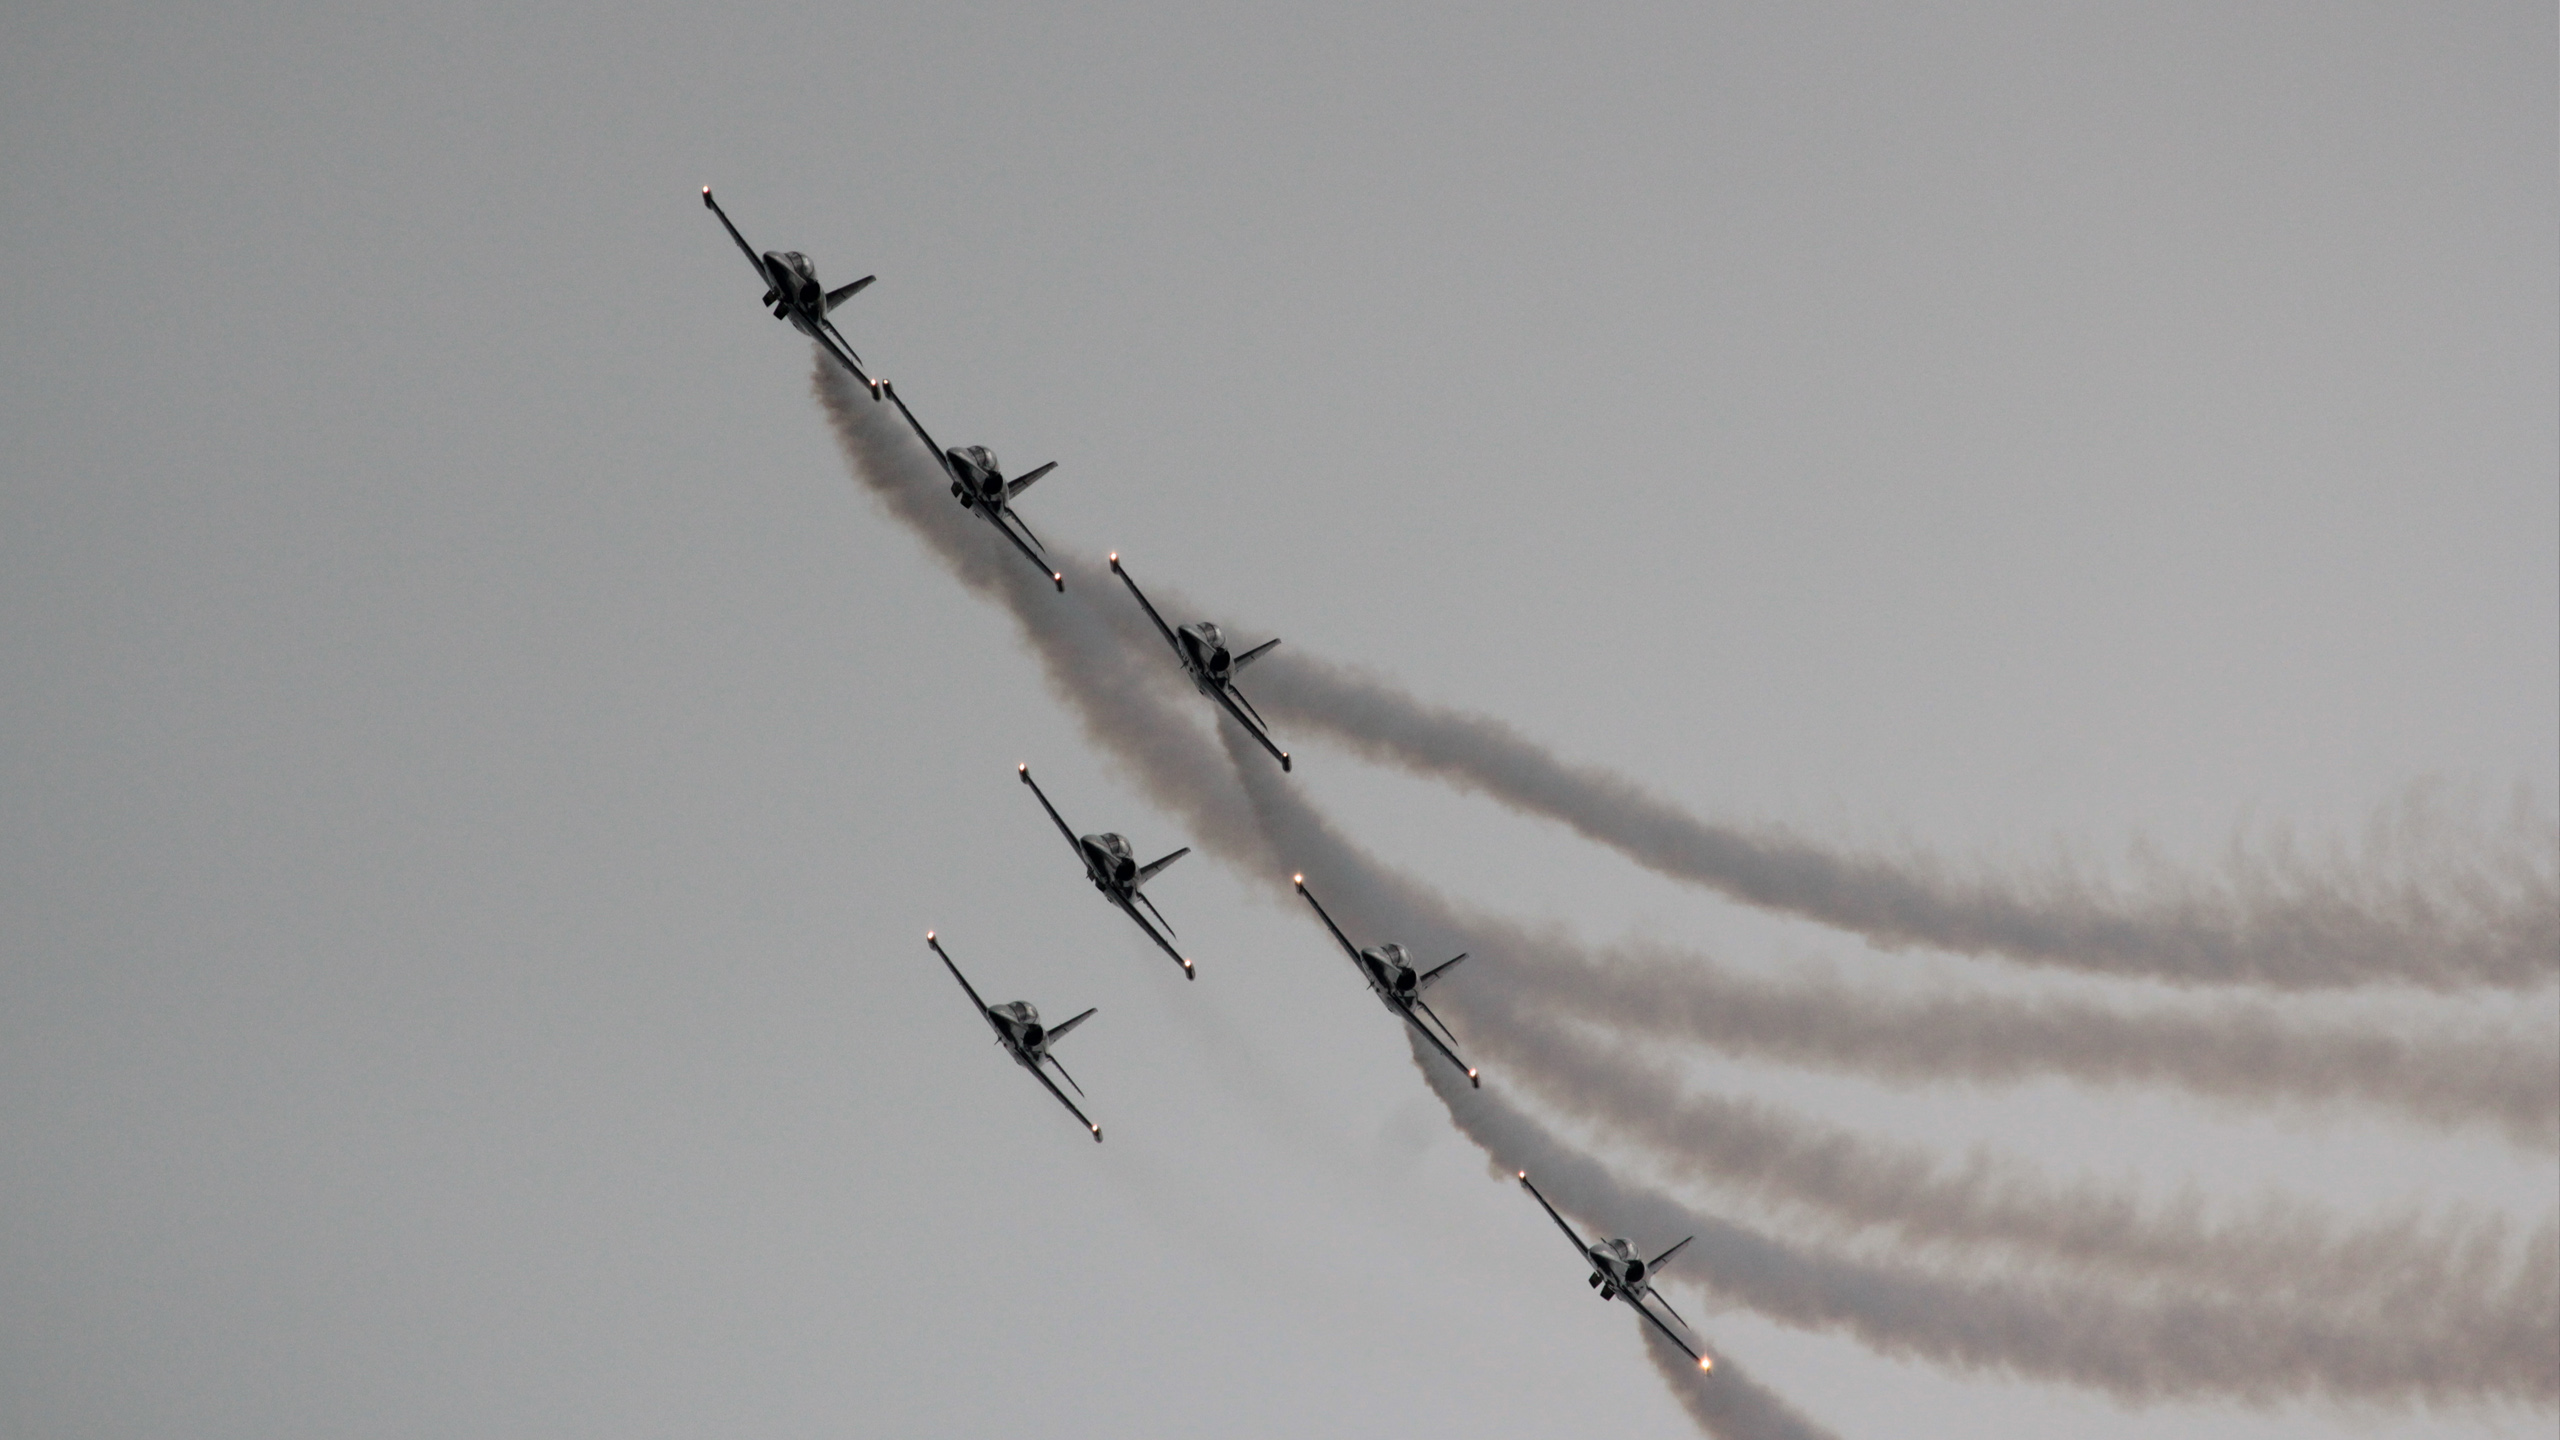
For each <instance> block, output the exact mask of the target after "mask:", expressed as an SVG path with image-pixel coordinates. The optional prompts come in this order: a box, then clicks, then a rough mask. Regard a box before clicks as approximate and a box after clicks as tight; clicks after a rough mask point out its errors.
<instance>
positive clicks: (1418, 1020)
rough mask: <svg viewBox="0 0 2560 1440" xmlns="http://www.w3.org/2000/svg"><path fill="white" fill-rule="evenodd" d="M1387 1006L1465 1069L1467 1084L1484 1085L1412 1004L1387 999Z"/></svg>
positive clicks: (1450, 1061) (1452, 1061) (1438, 1049)
mask: <svg viewBox="0 0 2560 1440" xmlns="http://www.w3.org/2000/svg"><path fill="white" fill-rule="evenodd" d="M1379 998H1380V999H1385V997H1384V996H1380V997H1379ZM1387 1007H1388V1008H1389V1009H1391V1010H1393V1011H1395V1012H1396V1013H1397V1014H1398V1015H1401V1016H1403V1017H1404V1023H1406V1024H1407V1025H1410V1026H1412V1027H1413V1029H1414V1033H1415V1034H1417V1035H1420V1036H1421V1037H1422V1038H1423V1039H1425V1040H1428V1041H1430V1042H1431V1048H1432V1049H1434V1050H1437V1051H1439V1052H1440V1053H1441V1054H1443V1055H1445V1056H1447V1057H1449V1063H1450V1064H1452V1065H1455V1066H1457V1067H1458V1068H1459V1069H1460V1070H1465V1071H1466V1074H1467V1083H1468V1084H1470V1085H1473V1086H1475V1087H1477V1088H1478V1089H1482V1088H1483V1087H1484V1082H1483V1081H1481V1080H1478V1079H1477V1078H1476V1072H1475V1071H1473V1070H1468V1069H1467V1062H1466V1061H1464V1060H1461V1059H1459V1058H1458V1052H1457V1051H1455V1050H1452V1049H1450V1048H1449V1042H1448V1041H1446V1040H1443V1039H1441V1038H1440V1037H1439V1036H1437V1035H1434V1034H1432V1033H1431V1027H1430V1026H1428V1025H1425V1024H1423V1023H1422V1017H1421V1016H1419V1015H1416V1014H1414V1013H1413V1007H1412V1006H1410V1005H1398V1004H1397V1003H1396V1002H1394V1001H1393V1000H1388V1001H1387Z"/></svg>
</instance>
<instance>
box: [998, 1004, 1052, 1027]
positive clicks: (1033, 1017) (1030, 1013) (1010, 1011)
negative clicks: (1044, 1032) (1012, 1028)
mask: <svg viewBox="0 0 2560 1440" xmlns="http://www.w3.org/2000/svg"><path fill="white" fill-rule="evenodd" d="M988 1008H989V1009H992V1010H994V1011H995V1012H996V1013H997V1014H999V1015H1002V1016H1003V1017H1005V1018H1006V1019H1008V1020H1013V1021H1017V1022H1019V1023H1021V1024H1024V1025H1037V1024H1039V1023H1040V1007H1038V1006H1036V1005H1034V1004H1032V1003H1031V1002H1030V1001H1028V1000H1007V1001H1006V1002H1004V1003H1003V1004H1001V1005H993V1006H989V1007H988Z"/></svg>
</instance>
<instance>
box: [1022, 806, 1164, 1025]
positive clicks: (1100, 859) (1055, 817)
mask: <svg viewBox="0 0 2560 1440" xmlns="http://www.w3.org/2000/svg"><path fill="white" fill-rule="evenodd" d="M1014 769H1015V772H1016V773H1018V774H1019V775H1021V776H1022V783H1023V784H1025V785H1028V786H1030V787H1031V793H1032V794H1034V795H1038V796H1039V797H1040V808H1041V809H1043V810H1046V811H1048V812H1049V819H1050V821H1051V822H1052V823H1054V824H1055V825H1056V826H1057V827H1058V833H1059V834H1061V835H1064V836H1066V837H1067V844H1068V846H1069V847H1070V848H1072V849H1073V850H1074V851H1075V852H1076V858H1077V859H1079V860H1082V861H1083V862H1084V877H1085V878H1086V879H1088V880H1090V881H1092V882H1093V888H1094V889H1096V890H1099V891H1101V892H1102V894H1103V898H1105V899H1107V900H1109V901H1110V902H1111V903H1112V904H1114V905H1117V906H1119V907H1120V910H1121V913H1122V914H1125V915H1127V916H1128V917H1129V918H1130V919H1132V920H1134V921H1136V922H1138V928H1139V929H1141V930H1144V931H1146V932H1147V938H1148V939H1150V940H1153V941H1154V942H1156V944H1157V946H1158V947H1160V948H1161V949H1162V950H1163V951H1164V953H1166V954H1167V955H1170V956H1172V957H1173V958H1174V962H1175V963H1176V964H1179V965H1180V966H1181V967H1182V978H1183V979H1185V980H1197V979H1199V978H1200V975H1199V972H1198V971H1196V970H1193V969H1192V968H1191V962H1190V961H1189V960H1188V959H1186V958H1184V956H1183V953H1182V952H1181V951H1179V950H1176V949H1174V948H1173V942H1172V941H1171V940H1169V939H1167V938H1166V937H1167V936H1169V935H1171V934H1172V933H1173V924H1172V922H1171V921H1168V920H1166V919H1165V918H1164V912H1163V911H1161V910H1158V909H1156V902H1154V901H1153V900H1150V899H1148V898H1147V897H1146V896H1144V895H1142V894H1140V893H1139V889H1138V887H1140V886H1142V885H1144V884H1146V883H1147V882H1148V881H1150V880H1153V879H1154V878H1156V876H1158V875H1160V874H1162V873H1164V868H1165V867H1166V866H1168V865H1170V864H1172V863H1173V862H1174V861H1176V860H1179V859H1181V858H1182V857H1183V856H1185V855H1188V854H1190V853H1191V847H1190V846H1188V845H1185V846H1183V847H1182V848H1181V849H1179V850H1176V851H1174V852H1173V853H1172V854H1170V855H1167V856H1166V857H1164V858H1163V859H1161V860H1157V861H1154V862H1152V863H1149V864H1145V865H1141V864H1139V863H1138V857H1137V854H1136V852H1134V851H1132V850H1131V849H1130V848H1129V842H1128V841H1127V840H1126V839H1124V838H1122V837H1121V836H1118V835H1114V834H1112V833H1111V832H1109V831H1107V830H1106V831H1104V832H1103V833H1101V834H1099V835H1078V834H1077V833H1076V832H1075V831H1073V830H1071V829H1069V828H1067V822H1066V819H1065V818H1064V817H1063V816H1061V815H1059V814H1058V807H1057V806H1055V805H1052V804H1050V803H1049V797H1048V796H1047V795H1046V794H1044V793H1042V791H1041V789H1040V782H1039V781H1037V780H1034V779H1032V778H1031V767H1030V766H1028V765H1017V766H1015V767H1014ZM1141 905H1144V906H1146V907H1147V909H1148V911H1149V912H1150V913H1151V914H1153V915H1154V916H1155V917H1156V921H1155V925H1150V924H1148V923H1147V917H1146V916H1145V915H1141V914H1139V913H1138V907H1139V906H1141ZM1156 925H1162V926H1164V930H1163V932H1162V933H1161V934H1160V933H1158V932H1157V930H1156Z"/></svg>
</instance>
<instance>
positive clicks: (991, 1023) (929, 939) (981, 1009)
mask: <svg viewBox="0 0 2560 1440" xmlns="http://www.w3.org/2000/svg"><path fill="white" fill-rule="evenodd" d="M924 943H926V944H927V945H930V946H932V947H933V953H934V954H936V955H940V956H941V957H942V964H943V967H944V968H945V969H948V970H949V971H950V972H951V978H952V979H954V980H957V981H959V982H960V988H961V989H963V990H966V991H968V992H969V1003H970V1004H972V1005H975V1006H977V1007H978V1018H979V1019H981V1020H984V1021H986V1022H987V1028H988V1029H990V1030H993V1031H994V1032H996V1038H997V1039H998V1040H1002V1039H1003V1038H1005V1035H1004V1027H1003V1026H1001V1025H999V1024H997V1023H996V1017H995V1016H993V1015H992V1014H989V1013H988V1011H987V1002H986V1001H984V1000H981V999H979V998H978V987H977V986H975V985H972V984H970V983H969V977H968V976H966V975H963V974H961V973H960V967H959V966H957V965H954V964H952V963H951V955H950V952H948V951H946V950H944V949H943V948H942V942H941V941H939V940H936V939H934V938H933V932H932V931H930V930H927V931H926V932H924Z"/></svg>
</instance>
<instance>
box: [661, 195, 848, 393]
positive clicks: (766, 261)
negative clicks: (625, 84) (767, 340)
mask: <svg viewBox="0 0 2560 1440" xmlns="http://www.w3.org/2000/svg"><path fill="white" fill-rule="evenodd" d="M702 203H703V204H704V205H706V206H709V207H710V209H711V213H712V214H714V215H717V216H719V217H720V224H721V225H722V226H723V227H724V228H726V229H727V230H728V232H729V238H730V239H732V240H735V241H737V242H738V250H739V252H740V253H741V254H743V255H745V256H746V257H747V263H748V264H750V265H753V266H754V267H756V278H757V279H758V280H761V281H763V282H764V301H763V303H764V305H765V307H766V308H767V309H770V310H771V311H773V318H774V319H776V320H788V321H790V322H791V328H792V329H794V330H797V331H799V332H800V333H801V334H803V335H806V336H808V337H809V338H810V339H812V340H815V341H817V342H818V343H819V344H820V345H823V346H825V347H826V351H827V353H828V354H830V355H833V356H834V357H836V360H837V362H838V363H839V364H841V365H843V366H844V368H846V369H847V370H850V371H852V372H853V378H854V379H856V380H859V381H861V382H862V383H863V384H864V385H866V386H868V387H870V390H871V398H872V399H874V400H877V399H879V398H880V386H881V384H882V382H881V381H878V380H874V379H872V378H871V377H870V376H869V375H867V374H865V373H864V372H863V369H862V357H861V356H859V355H856V354H854V353H853V346H851V345H849V344H847V343H846V342H845V338H844V335H843V333H842V332H840V331H838V330H837V329H836V323H835V322H834V321H832V320H830V319H828V318H827V314H828V312H829V311H831V310H833V309H835V308H836V307H837V306H839V305H841V304H843V303H844V302H846V301H847V300H850V299H852V298H853V297H854V295H855V293H856V292H858V291H860V290H861V289H862V287H863V286H865V285H868V284H870V283H871V282H872V281H874V280H877V279H879V278H880V277H879V276H877V275H865V276H863V277H862V278H861V279H859V280H856V281H854V282H853V283H852V284H850V285H839V286H837V287H836V288H835V289H833V290H828V289H824V288H822V287H821V286H820V285H819V284H818V270H817V267H816V266H814V265H811V264H810V263H809V257H808V256H806V255H803V254H801V253H800V252H799V251H797V250H767V251H765V252H764V253H763V254H757V253H756V247H754V246H753V245H750V244H748V243H747V237H746V236H744V235H741V234H739V233H738V227H737V226H735V225H732V224H730V223H729V212H728V211H726V210H723V209H721V208H720V202H719V201H717V200H714V199H712V198H711V187H710V186H708V185H705V186H703V187H702Z"/></svg>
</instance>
